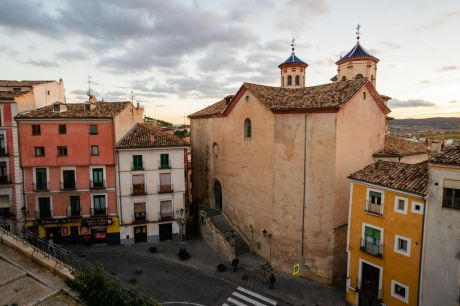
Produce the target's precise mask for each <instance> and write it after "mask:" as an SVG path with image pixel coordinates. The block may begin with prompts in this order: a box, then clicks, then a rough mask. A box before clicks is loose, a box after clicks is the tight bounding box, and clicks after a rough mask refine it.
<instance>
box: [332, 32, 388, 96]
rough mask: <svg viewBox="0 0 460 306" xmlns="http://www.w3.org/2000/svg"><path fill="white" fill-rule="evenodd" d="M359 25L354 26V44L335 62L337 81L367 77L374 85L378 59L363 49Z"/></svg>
mask: <svg viewBox="0 0 460 306" xmlns="http://www.w3.org/2000/svg"><path fill="white" fill-rule="evenodd" d="M360 28H361V26H360V25H359V24H358V26H357V27H356V44H355V46H354V47H353V49H351V50H350V51H349V52H348V53H347V54H345V55H344V56H342V57H341V58H340V59H339V60H338V61H337V62H336V64H337V81H338V82H340V81H347V80H353V79H360V78H367V79H369V80H370V81H371V82H372V85H374V87H376V79H377V63H378V62H379V59H378V58H376V57H375V56H372V55H370V54H369V52H367V51H366V50H364V48H363V47H362V46H361V44H360V43H359V39H360V34H361V33H360V32H359V29H360Z"/></svg>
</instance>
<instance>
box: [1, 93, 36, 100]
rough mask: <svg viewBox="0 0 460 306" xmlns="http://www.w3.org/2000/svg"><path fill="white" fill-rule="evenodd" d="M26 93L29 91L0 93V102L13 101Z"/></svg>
mask: <svg viewBox="0 0 460 306" xmlns="http://www.w3.org/2000/svg"><path fill="white" fill-rule="evenodd" d="M28 92H30V91H0V100H14V98H15V97H17V96H21V95H23V94H26V93H28Z"/></svg>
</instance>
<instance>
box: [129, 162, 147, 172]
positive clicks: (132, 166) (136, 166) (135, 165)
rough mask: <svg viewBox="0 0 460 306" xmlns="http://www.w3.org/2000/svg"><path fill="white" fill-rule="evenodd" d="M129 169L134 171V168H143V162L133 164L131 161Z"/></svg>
mask: <svg viewBox="0 0 460 306" xmlns="http://www.w3.org/2000/svg"><path fill="white" fill-rule="evenodd" d="M131 170H133V171H136V170H144V164H143V163H142V164H140V165H139V164H135V163H133V162H131Z"/></svg>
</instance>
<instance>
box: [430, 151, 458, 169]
mask: <svg viewBox="0 0 460 306" xmlns="http://www.w3.org/2000/svg"><path fill="white" fill-rule="evenodd" d="M431 162H432V163H433V164H448V165H457V166H460V147H455V148H452V149H449V150H447V151H446V152H445V153H443V154H441V155H439V156H438V157H435V158H434V159H433V160H432V161H431Z"/></svg>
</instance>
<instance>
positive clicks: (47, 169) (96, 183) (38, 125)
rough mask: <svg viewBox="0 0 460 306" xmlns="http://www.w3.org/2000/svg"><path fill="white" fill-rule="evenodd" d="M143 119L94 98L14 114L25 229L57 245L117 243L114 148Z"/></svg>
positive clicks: (129, 108)
mask: <svg viewBox="0 0 460 306" xmlns="http://www.w3.org/2000/svg"><path fill="white" fill-rule="evenodd" d="M142 115H143V109H142V108H136V107H134V106H133V105H132V104H131V102H96V101H95V99H94V97H92V98H91V102H87V103H72V104H65V103H54V104H52V105H50V106H45V107H42V108H39V109H37V110H33V111H29V112H25V113H21V114H19V115H18V116H16V121H17V122H18V129H19V135H20V142H19V148H20V160H21V167H22V169H23V174H24V195H25V210H26V216H27V222H26V225H27V227H28V228H29V229H30V230H32V231H35V232H36V233H37V234H38V235H39V236H41V237H47V238H53V240H54V241H55V242H58V243H59V242H69V241H72V242H74V243H76V242H78V241H91V242H92V243H98V242H101V243H108V244H118V243H119V242H120V234H119V232H120V230H119V222H118V213H117V199H116V176H115V164H116V158H115V156H116V155H115V144H116V143H117V141H118V140H119V139H120V138H121V137H122V136H123V135H124V134H125V133H126V132H127V131H128V130H130V129H131V127H132V126H134V125H135V124H136V123H137V122H141V121H142Z"/></svg>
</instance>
